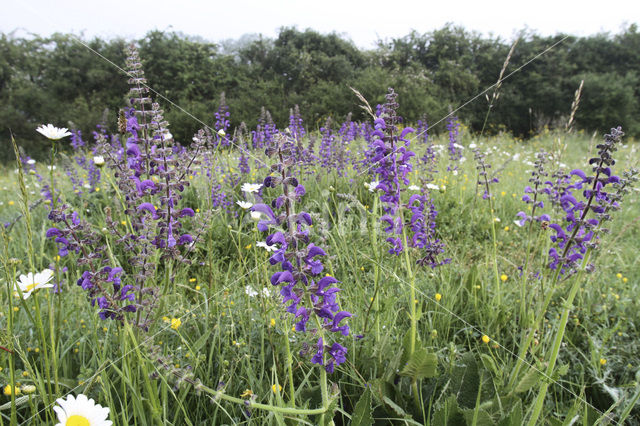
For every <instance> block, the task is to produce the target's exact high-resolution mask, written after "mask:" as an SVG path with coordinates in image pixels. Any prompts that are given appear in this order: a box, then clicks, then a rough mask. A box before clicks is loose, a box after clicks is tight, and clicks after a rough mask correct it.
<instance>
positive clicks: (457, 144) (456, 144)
mask: <svg viewBox="0 0 640 426" xmlns="http://www.w3.org/2000/svg"><path fill="white" fill-rule="evenodd" d="M453 146H454V147H456V148H458V149H464V146H462V145H460V144H459V143H454V144H453Z"/></svg>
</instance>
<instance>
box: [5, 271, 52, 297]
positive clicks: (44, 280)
mask: <svg viewBox="0 0 640 426" xmlns="http://www.w3.org/2000/svg"><path fill="white" fill-rule="evenodd" d="M51 278H53V271H52V270H51V269H48V268H47V269H45V270H44V271H42V272H39V273H37V274H36V275H35V276H34V275H33V274H32V273H31V272H29V273H28V274H27V275H20V281H18V282H16V283H15V284H14V289H15V290H20V291H21V292H22V298H23V299H26V298H28V297H29V296H31V293H33V292H34V291H35V290H37V289H39V288H47V287H53V284H49V281H51Z"/></svg>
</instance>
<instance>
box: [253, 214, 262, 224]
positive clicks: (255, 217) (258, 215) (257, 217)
mask: <svg viewBox="0 0 640 426" xmlns="http://www.w3.org/2000/svg"><path fill="white" fill-rule="evenodd" d="M261 218H262V213H260V212H251V220H253V221H255V222H257V221H259V220H260V219H261Z"/></svg>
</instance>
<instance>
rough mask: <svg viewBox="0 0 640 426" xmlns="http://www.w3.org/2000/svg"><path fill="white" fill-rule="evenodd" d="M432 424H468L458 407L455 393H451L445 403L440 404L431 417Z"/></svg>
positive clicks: (451, 425) (443, 425)
mask: <svg viewBox="0 0 640 426" xmlns="http://www.w3.org/2000/svg"><path fill="white" fill-rule="evenodd" d="M431 424H432V425H442V426H467V422H466V421H465V419H464V415H463V414H462V411H461V410H460V407H458V402H457V401H456V397H455V395H451V396H450V397H449V398H447V400H446V401H445V402H444V404H442V405H440V406H439V407H438V408H437V409H436V411H435V413H434V414H433V417H432V419H431Z"/></svg>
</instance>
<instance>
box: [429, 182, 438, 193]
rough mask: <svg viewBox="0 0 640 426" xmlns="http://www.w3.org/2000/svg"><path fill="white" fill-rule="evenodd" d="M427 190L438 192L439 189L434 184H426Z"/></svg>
mask: <svg viewBox="0 0 640 426" xmlns="http://www.w3.org/2000/svg"><path fill="white" fill-rule="evenodd" d="M427 189H431V190H433V191H439V190H440V187H439V186H438V185H436V184H433V183H428V184H427Z"/></svg>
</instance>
